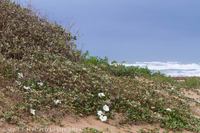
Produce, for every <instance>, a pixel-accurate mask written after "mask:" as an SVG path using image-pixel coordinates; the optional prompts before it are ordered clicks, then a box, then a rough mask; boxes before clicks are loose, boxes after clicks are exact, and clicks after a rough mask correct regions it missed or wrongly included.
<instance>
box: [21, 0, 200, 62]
mask: <svg viewBox="0 0 200 133" xmlns="http://www.w3.org/2000/svg"><path fill="white" fill-rule="evenodd" d="M18 1H19V0H18ZM20 1H21V2H22V3H24V4H26V3H27V1H28V0H20ZM199 7H200V1H199V0H164V1H163V0H32V8H33V9H36V10H38V11H39V12H40V13H41V14H42V15H43V16H47V17H48V18H49V19H50V20H52V21H57V22H58V23H60V24H62V25H63V26H64V27H66V28H69V27H71V26H72V29H71V30H72V31H73V32H74V33H77V32H78V34H79V36H80V37H79V40H78V42H77V43H78V46H79V48H80V49H82V50H89V52H90V53H91V54H92V55H96V56H101V57H103V56H107V57H109V58H110V59H111V60H113V59H115V60H118V61H127V63H134V62H136V61H139V62H143V61H165V62H166V61H178V62H182V63H193V62H194V63H200V8H199Z"/></svg>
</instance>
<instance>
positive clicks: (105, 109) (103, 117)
mask: <svg viewBox="0 0 200 133" xmlns="http://www.w3.org/2000/svg"><path fill="white" fill-rule="evenodd" d="M105 96H106V95H105V94H104V93H103V92H101V93H98V97H100V98H103V97H105ZM109 111H110V108H109V106H108V105H104V106H103V111H102V110H99V111H97V115H98V116H99V119H100V120H101V121H102V122H106V121H107V120H108V117H107V116H106V115H105V113H106V112H109Z"/></svg>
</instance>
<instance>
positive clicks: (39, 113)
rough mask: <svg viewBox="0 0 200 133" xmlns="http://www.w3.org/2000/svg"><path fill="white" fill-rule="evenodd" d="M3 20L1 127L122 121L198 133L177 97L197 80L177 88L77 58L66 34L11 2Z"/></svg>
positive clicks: (138, 71) (155, 77) (158, 78)
mask: <svg viewBox="0 0 200 133" xmlns="http://www.w3.org/2000/svg"><path fill="white" fill-rule="evenodd" d="M0 12H1V14H0V90H1V91H0V103H1V104H0V118H1V119H2V121H4V122H7V123H11V124H15V125H18V126H26V125H27V124H29V123H32V122H37V123H41V124H44V123H45V124H48V123H52V122H53V123H59V121H60V120H62V118H63V117H64V116H66V115H72V114H73V115H78V116H80V117H86V116H90V115H94V116H96V117H97V119H99V120H101V121H102V122H107V121H108V120H109V119H112V118H113V117H114V115H116V114H123V121H122V122H121V123H122V124H141V123H149V124H160V126H161V127H163V128H166V129H170V130H189V131H193V132H200V119H199V118H198V117H196V116H195V115H193V114H192V112H191V109H190V108H189V104H188V103H187V101H186V100H185V99H184V98H182V97H181V95H180V93H179V89H180V88H181V87H185V88H190V87H194V88H196V89H198V87H199V82H200V80H199V79H198V78H191V79H187V80H186V82H184V83H178V82H177V81H176V80H174V79H173V78H170V77H166V76H164V75H162V74H160V73H152V72H151V71H150V70H148V69H147V68H138V67H126V66H124V65H123V64H119V63H117V62H112V63H110V62H109V61H108V59H107V58H104V59H102V58H98V57H93V56H89V55H88V54H87V53H81V52H80V51H79V50H77V49H75V48H74V46H75V44H74V40H73V37H71V36H72V35H71V34H70V32H68V31H67V30H66V29H63V28H62V27H61V26H59V25H57V24H54V23H50V22H48V21H47V20H45V19H42V18H40V17H38V16H36V15H35V14H34V13H33V12H32V11H31V10H29V9H26V8H22V7H21V6H20V5H17V4H15V3H13V2H11V1H9V0H1V1H0ZM89 130H92V129H87V130H85V131H84V132H89ZM93 132H97V131H93Z"/></svg>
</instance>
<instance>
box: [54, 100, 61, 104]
mask: <svg viewBox="0 0 200 133" xmlns="http://www.w3.org/2000/svg"><path fill="white" fill-rule="evenodd" d="M53 102H54V103H55V105H58V104H61V101H60V100H54V101H53Z"/></svg>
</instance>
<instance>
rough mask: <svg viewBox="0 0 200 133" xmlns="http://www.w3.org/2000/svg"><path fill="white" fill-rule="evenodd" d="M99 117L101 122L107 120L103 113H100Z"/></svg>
mask: <svg viewBox="0 0 200 133" xmlns="http://www.w3.org/2000/svg"><path fill="white" fill-rule="evenodd" d="M99 119H100V120H101V121H102V122H105V121H107V119H108V117H107V116H104V115H100V116H99Z"/></svg>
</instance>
